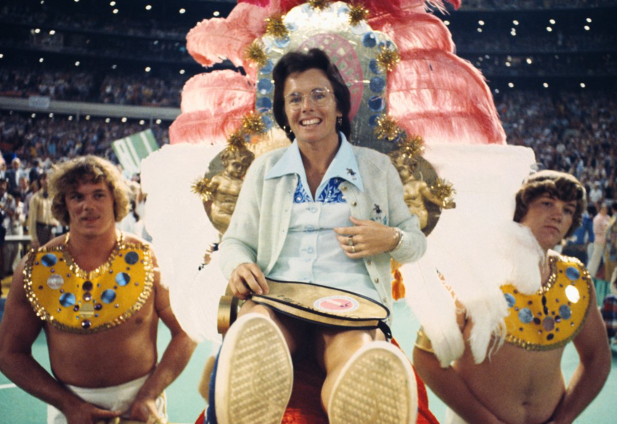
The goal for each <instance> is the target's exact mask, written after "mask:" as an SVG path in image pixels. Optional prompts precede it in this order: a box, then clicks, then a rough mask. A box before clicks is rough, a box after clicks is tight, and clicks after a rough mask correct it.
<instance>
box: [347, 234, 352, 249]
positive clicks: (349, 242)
mask: <svg viewBox="0 0 617 424" xmlns="http://www.w3.org/2000/svg"><path fill="white" fill-rule="evenodd" d="M347 244H348V245H349V246H352V247H353V236H349V240H347Z"/></svg>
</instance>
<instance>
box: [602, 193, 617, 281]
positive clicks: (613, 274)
mask: <svg viewBox="0 0 617 424" xmlns="http://www.w3.org/2000/svg"><path fill="white" fill-rule="evenodd" d="M611 212H612V216H611V221H610V223H609V226H608V230H606V248H605V252H604V279H605V280H606V281H608V282H609V283H613V282H614V281H615V280H616V279H617V202H614V203H613V204H612V205H611Z"/></svg>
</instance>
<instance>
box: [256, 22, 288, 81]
mask: <svg viewBox="0 0 617 424" xmlns="http://www.w3.org/2000/svg"><path fill="white" fill-rule="evenodd" d="M287 28H288V29H289V30H290V31H293V29H291V28H292V27H291V26H288V27H287ZM272 69H274V64H273V63H272V61H271V60H268V61H267V62H266V64H265V65H264V67H263V68H261V69H260V71H259V72H260V73H261V74H270V73H272Z"/></svg>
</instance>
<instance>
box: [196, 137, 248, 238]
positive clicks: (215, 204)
mask: <svg viewBox="0 0 617 424" xmlns="http://www.w3.org/2000/svg"><path fill="white" fill-rule="evenodd" d="M254 158H255V155H254V154H253V152H251V151H250V150H248V149H239V148H229V147H228V148H227V149H225V151H224V152H223V154H222V155H221V160H222V161H223V166H224V167H225V170H224V171H223V172H221V173H220V174H217V175H215V176H214V177H213V178H212V181H210V184H209V185H208V188H209V190H210V192H211V193H212V197H213V199H212V203H211V209H210V211H208V207H207V206H206V212H207V213H208V217H209V218H210V221H211V222H212V225H214V228H216V229H217V230H219V232H220V233H221V234H224V233H225V231H226V230H227V227H229V222H230V221H231V215H232V214H233V213H234V210H235V208H236V202H237V201H238V195H239V194H240V189H241V188H242V179H243V178H244V174H246V170H247V169H248V167H249V166H250V165H251V163H252V162H253V159H254Z"/></svg>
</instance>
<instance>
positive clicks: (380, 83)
mask: <svg viewBox="0 0 617 424" xmlns="http://www.w3.org/2000/svg"><path fill="white" fill-rule="evenodd" d="M369 88H370V89H371V91H372V92H373V93H381V92H382V91H383V90H384V88H386V80H384V79H383V78H382V77H373V78H371V82H370V83H369Z"/></svg>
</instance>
